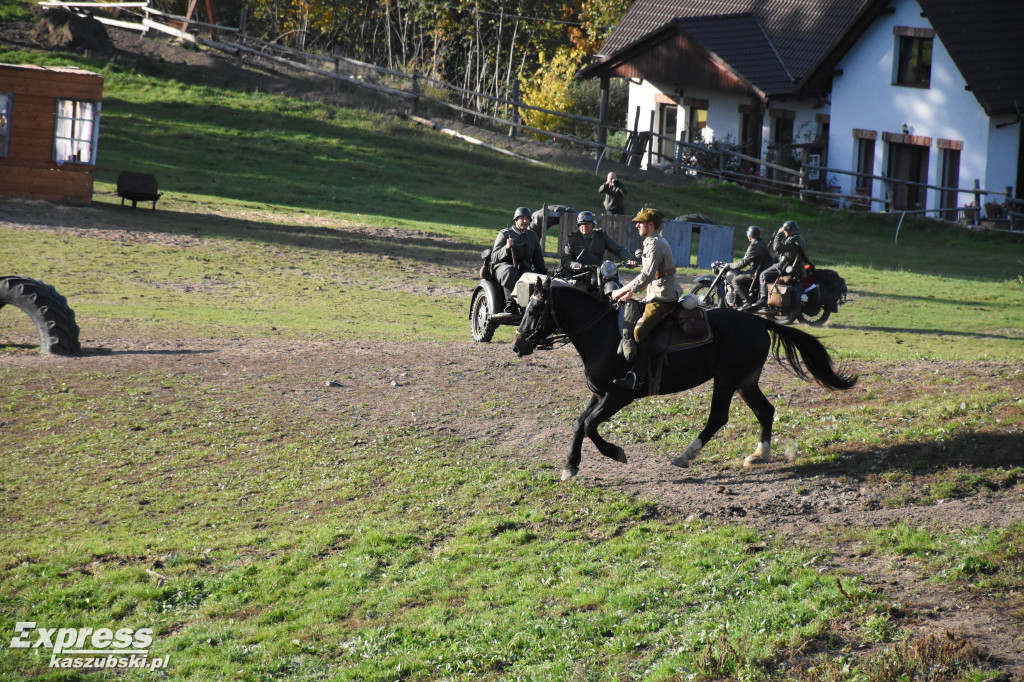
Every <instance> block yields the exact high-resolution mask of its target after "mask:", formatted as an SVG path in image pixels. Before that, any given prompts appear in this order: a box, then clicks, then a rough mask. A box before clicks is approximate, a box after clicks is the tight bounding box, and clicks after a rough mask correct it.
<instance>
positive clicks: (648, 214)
mask: <svg viewBox="0 0 1024 682" xmlns="http://www.w3.org/2000/svg"><path fill="white" fill-rule="evenodd" d="M661 217H662V213H661V211H659V210H658V209H656V208H641V209H640V212H639V213H637V214H636V217H635V218H633V220H632V222H634V223H646V222H652V223H654V226H655V227H661Z"/></svg>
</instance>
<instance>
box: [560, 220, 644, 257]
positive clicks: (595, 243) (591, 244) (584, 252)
mask: <svg viewBox="0 0 1024 682" xmlns="http://www.w3.org/2000/svg"><path fill="white" fill-rule="evenodd" d="M576 225H577V227H578V228H579V229H578V230H577V231H576V232H573V233H572V234H571V235H569V238H568V239H566V240H565V241H566V244H565V247H564V248H563V249H562V269H563V270H579V269H580V268H581V267H582V266H584V265H598V264H599V263H600V262H601V260H602V259H603V258H604V252H605V251H609V252H611V253H613V254H615V255H616V256H618V257H619V259H620V260H625V261H630V265H632V266H635V265H636V261H633V260H632V258H631V256H630V253H629V250H628V249H627V248H626V247H624V246H622V245H620V244H619V243H618V242H617V241H615V240H614V239H612V238H611V236H610V235H609V234H607V233H606V232H605V231H604V230H598V229H595V228H594V214H593V213H591V212H590V211H582V212H580V213H579V214H578V215H577V216H576Z"/></svg>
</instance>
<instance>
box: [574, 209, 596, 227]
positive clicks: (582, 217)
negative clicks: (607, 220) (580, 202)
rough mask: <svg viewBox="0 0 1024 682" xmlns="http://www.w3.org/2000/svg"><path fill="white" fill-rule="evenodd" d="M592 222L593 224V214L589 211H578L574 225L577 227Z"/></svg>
mask: <svg viewBox="0 0 1024 682" xmlns="http://www.w3.org/2000/svg"><path fill="white" fill-rule="evenodd" d="M592 222H594V214H593V213H591V212H590V211H580V212H579V213H578V214H577V215H576V224H577V225H579V224H581V223H592Z"/></svg>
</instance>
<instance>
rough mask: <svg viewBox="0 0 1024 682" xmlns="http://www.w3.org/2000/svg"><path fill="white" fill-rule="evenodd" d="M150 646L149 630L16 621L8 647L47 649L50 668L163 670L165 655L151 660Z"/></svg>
mask: <svg viewBox="0 0 1024 682" xmlns="http://www.w3.org/2000/svg"><path fill="white" fill-rule="evenodd" d="M152 643H153V628H140V629H138V630H132V629H131V628H121V629H120V630H116V631H115V630H111V629H110V628H95V629H94V628H41V627H36V624H35V623H32V622H19V623H16V624H15V626H14V638H13V639H12V640H11V648H12V649H48V650H49V651H50V667H51V668H144V669H148V670H156V669H158V668H166V667H167V659H168V658H169V656H162V657H161V656H153V657H151V656H150V655H149V647H150V645H151V644H152Z"/></svg>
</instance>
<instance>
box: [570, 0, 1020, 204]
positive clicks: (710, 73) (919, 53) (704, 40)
mask: <svg viewBox="0 0 1024 682" xmlns="http://www.w3.org/2000/svg"><path fill="white" fill-rule="evenodd" d="M1022 31H1024V2H1021V1H1018V0H976V1H975V2H972V3H964V2H963V1H962V0H667V1H666V0H637V2H636V3H635V4H634V5H633V6H632V7H631V8H630V9H629V11H628V12H627V13H626V15H625V16H624V17H623V19H622V21H621V22H620V24H619V25H618V26H617V27H616V28H615V29H614V30H613V32H612V34H611V35H610V36H609V38H608V39H607V40H606V41H605V43H604V45H603V46H602V49H601V53H600V54H599V55H598V61H597V62H596V63H594V64H592V65H590V66H588V67H587V68H585V69H583V70H582V71H581V72H580V73H579V74H578V76H579V77H581V78H593V77H598V78H601V79H602V82H604V83H607V79H608V78H611V77H624V78H628V79H630V90H629V92H630V94H629V111H630V116H631V118H632V120H630V121H627V122H626V125H627V127H630V128H632V127H634V126H635V127H637V128H638V129H639V130H644V131H647V130H650V131H651V132H652V133H655V137H654V139H655V144H654V145H653V146H652V151H653V153H654V161H655V162H656V163H657V162H659V161H660V162H670V161H671V160H672V153H673V148H674V146H675V145H674V140H683V141H688V142H689V141H695V140H704V141H711V140H723V139H727V138H728V139H731V140H733V141H735V142H737V143H739V144H740V146H741V147H742V150H743V151H744V153H746V154H749V155H750V156H755V157H757V158H761V159H765V160H778V154H779V153H791V152H792V151H793V149H794V147H793V145H796V148H797V149H800V150H802V151H805V152H811V153H815V154H818V156H817V157H816V158H819V159H820V161H821V165H823V166H827V167H830V168H834V169H836V170H837V172H835V173H830V174H828V177H827V180H829V181H834V182H836V183H837V184H838V185H839V186H840V187H841V188H842V192H843V193H844V194H849V195H853V194H859V195H864V196H872V197H874V198H876V199H884V200H885V201H878V202H871V207H872V209H874V210H883V209H886V208H888V209H890V210H917V211H921V210H927V211H929V212H930V213H931V214H935V213H938V212H939V211H940V210H941V209H947V210H946V211H944V212H943V215H944V217H950V218H953V217H956V215H955V213H954V212H953V210H952V209H955V208H956V207H957V206H962V205H964V204H965V203H968V202H971V201H973V200H974V194H973V193H972V192H964V193H960V194H958V193H957V192H951V191H943V190H941V189H939V188H941V187H958V188H962V189H964V190H970V189H972V188H973V187H974V184H975V181H977V182H978V184H979V185H980V187H981V188H983V189H986V190H991V191H995V192H1005V191H1006V188H1007V187H1010V188H1012V189H1011V192H1012V193H1013V195H1014V196H1016V197H1021V196H1024V195H1022V194H1021V189H1020V188H1021V185H1022V184H1024V160H1022V154H1024V144H1022V133H1021V128H1022V125H1021V111H1022V109H1024V57H1021V54H1024V52H1021V48H1020V44H1019V36H1020V35H1021V32H1022ZM665 138H667V139H665ZM838 171H845V172H846V173H849V174H844V173H843V172H838ZM858 174H859V175H858ZM882 177H885V178H888V179H890V181H888V182H887V181H883V180H881V179H879V178H882ZM893 180H895V181H899V180H903V181H906V182H909V183H918V184H904V183H901V182H892V181H893ZM825 181H826V178H825V177H822V178H821V179H820V181H819V182H820V183H822V184H824V182H825ZM926 186H930V187H926ZM1002 198H1003V197H1001V196H1000V197H997V196H995V195H993V196H992V197H990V198H989V199H982V202H983V203H984V202H985V201H988V200H995V201H996V202H997V203H999V202H1000V201H1001V200H1002ZM865 203H867V202H865Z"/></svg>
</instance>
